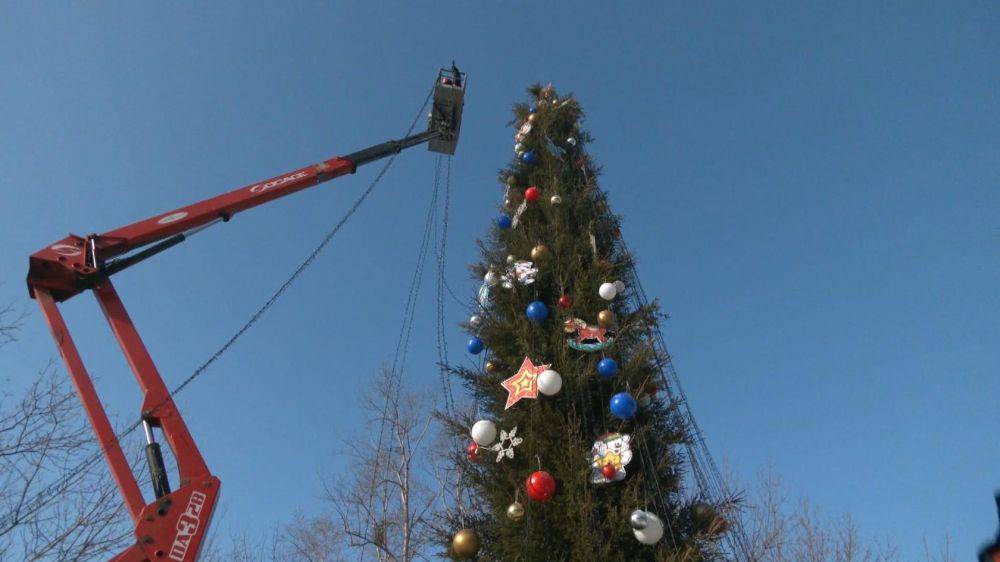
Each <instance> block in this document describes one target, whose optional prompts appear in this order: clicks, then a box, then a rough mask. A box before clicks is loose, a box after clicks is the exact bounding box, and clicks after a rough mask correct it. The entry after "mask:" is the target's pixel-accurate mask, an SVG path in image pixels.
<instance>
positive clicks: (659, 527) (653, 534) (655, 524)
mask: <svg viewBox="0 0 1000 562" xmlns="http://www.w3.org/2000/svg"><path fill="white" fill-rule="evenodd" d="M633 515H634V514H633ZM632 534H633V535H635V538H636V540H638V541H639V542H641V543H642V544H648V545H653V544H656V543H658V542H660V539H662V538H663V521H661V520H660V518H659V517H657V516H656V514H654V513H649V512H648V511H647V512H646V527H645V528H643V529H633V530H632Z"/></svg>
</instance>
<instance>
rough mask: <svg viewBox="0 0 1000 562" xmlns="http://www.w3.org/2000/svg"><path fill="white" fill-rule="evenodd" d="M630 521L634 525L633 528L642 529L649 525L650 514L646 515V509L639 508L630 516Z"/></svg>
mask: <svg viewBox="0 0 1000 562" xmlns="http://www.w3.org/2000/svg"><path fill="white" fill-rule="evenodd" d="M628 522H629V525H632V528H633V529H635V530H636V531H641V530H643V529H645V528H646V527H647V526H648V525H649V516H648V515H646V512H645V511H643V510H641V509H637V510H635V511H633V512H632V515H630V516H629V518H628Z"/></svg>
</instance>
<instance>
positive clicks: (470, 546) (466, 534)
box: [451, 529, 479, 558]
mask: <svg viewBox="0 0 1000 562" xmlns="http://www.w3.org/2000/svg"><path fill="white" fill-rule="evenodd" d="M451 551H452V552H453V553H455V556H457V557H459V558H473V557H475V556H476V554H479V535H478V534H476V532H475V531H473V530H472V529H462V530H461V531H459V532H457V533H455V537H454V538H452V539H451Z"/></svg>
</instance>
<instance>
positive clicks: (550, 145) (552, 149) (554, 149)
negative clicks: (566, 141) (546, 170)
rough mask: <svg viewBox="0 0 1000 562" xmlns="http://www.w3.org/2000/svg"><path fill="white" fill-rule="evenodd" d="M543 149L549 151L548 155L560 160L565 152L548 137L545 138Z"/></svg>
mask: <svg viewBox="0 0 1000 562" xmlns="http://www.w3.org/2000/svg"><path fill="white" fill-rule="evenodd" d="M545 148H547V149H548V150H549V154H552V155H554V156H558V157H559V158H562V157H563V156H564V155H565V154H566V150H565V149H563V148H562V147H561V146H559V145H557V144H556V143H554V142H552V141H551V140H550V139H549V137H545Z"/></svg>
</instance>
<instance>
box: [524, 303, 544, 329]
mask: <svg viewBox="0 0 1000 562" xmlns="http://www.w3.org/2000/svg"><path fill="white" fill-rule="evenodd" d="M524 314H525V315H527V317H528V320H531V321H532V322H534V323H535V324H541V323H542V322H545V320H546V319H547V318H548V317H549V307H547V306H545V303H544V302H542V301H531V303H529V304H528V307H527V308H526V309H524Z"/></svg>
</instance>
